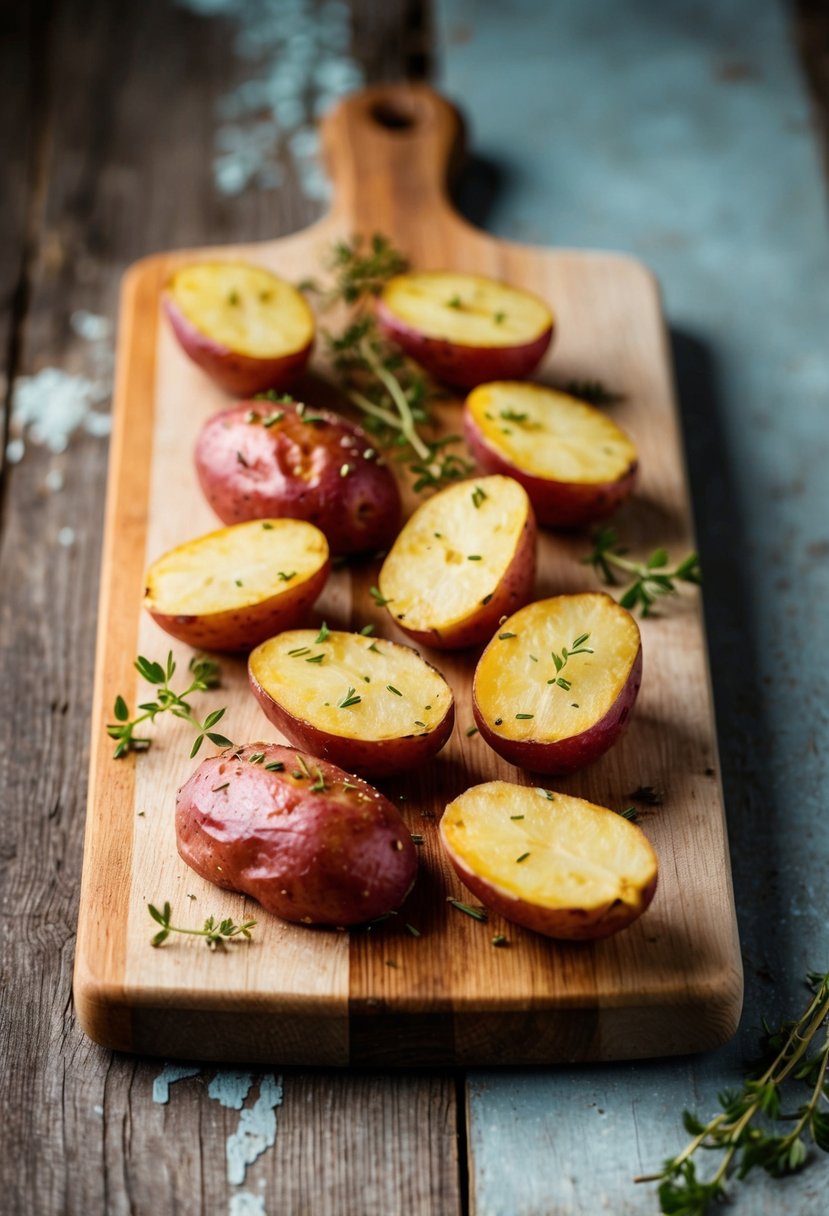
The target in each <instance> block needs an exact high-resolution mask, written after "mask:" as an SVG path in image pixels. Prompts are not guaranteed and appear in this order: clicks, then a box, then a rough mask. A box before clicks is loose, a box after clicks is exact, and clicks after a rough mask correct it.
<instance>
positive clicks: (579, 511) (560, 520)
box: [463, 409, 639, 528]
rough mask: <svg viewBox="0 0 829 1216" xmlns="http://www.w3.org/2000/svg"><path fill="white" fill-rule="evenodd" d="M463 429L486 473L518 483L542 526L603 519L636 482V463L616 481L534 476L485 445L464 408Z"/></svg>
mask: <svg viewBox="0 0 829 1216" xmlns="http://www.w3.org/2000/svg"><path fill="white" fill-rule="evenodd" d="M463 429H464V438H465V439H466V442H467V444H468V445H469V449H470V451H471V452H472V455H473V456H474V458H475V460H476V461H477V463H478V464H479V465H480V467H481V468H482V469H483V470H484V471H485V472H487V473H503V474H504V476H506V477H512V478H513V480H514V481H517V482H518V484H519V485H522V486H523V487H524V489H525V490H526V491H527V496H528V498H529V500H530V502H531V503H532V505H533V509H534V511H535V514H536V518H537V519H538V522H539V523H540V524H541V525H542V527H545V528H578V527H580V526H581V525H582V524H588V523H593V522H594V521H595V520H599V519H604V518H606V516H608V515H612V514H613V512H614V511H615V510H616V509H617V507H620V506H621V505H622V503H623V502H624V501H625V499H626V498H628V497H629V496H630V494H631V492H632V491H633V487H634V486H635V484H636V476H637V472H638V469H639V465H638V463H637V462H634V463H633V464H632V465H630V466H629V468H628V469H627V470H626V472H625V474H624V476H623V477H621V478H620V479H619V480H618V481H608V482H603V483H601V484H597V485H585V484H583V483H581V482H563V481H551V480H549V479H548V478H545V477H535V476H534V475H533V474H531V473H526V472H524V470H523V469H521V468H519V467H518V466H517V465H514V464H512V463H511V462H510V461H509V460H507V459H506V457H505V456H504V455H502V453H500V452H499V451H497V449H495V448H493V447H491V446H490V445H489V443H488V442H487V440H486V439H485V437H484V436H483V435H482V434H481V432H480V430H479V429H478V426H477V424H476V422H475V420H474V418H473V417H472V415H471V413H470V411H469V410H468V409H466V410H464V418H463Z"/></svg>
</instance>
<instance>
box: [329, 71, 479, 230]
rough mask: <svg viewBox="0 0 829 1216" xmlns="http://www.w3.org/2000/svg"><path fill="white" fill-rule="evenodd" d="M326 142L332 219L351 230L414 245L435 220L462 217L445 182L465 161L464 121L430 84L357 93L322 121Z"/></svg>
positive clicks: (379, 88)
mask: <svg viewBox="0 0 829 1216" xmlns="http://www.w3.org/2000/svg"><path fill="white" fill-rule="evenodd" d="M322 141H323V154H324V156H325V161H326V165H327V168H328V171H329V173H330V175H331V178H332V181H333V184H334V202H333V206H332V214H333V215H334V217H336V218H337V219H338V220H341V221H343V222H344V223H345V224H347V225H349V226H351V228H352V229H353V230H354V231H358V232H363V233H368V232H374V231H382V232H385V233H386V234H387V235H389V236H391V237H398V236H399V234H400V233H402V232H404V231H405V233H406V234H407V236H408V237H409V238H410V237H411V235H412V233H413V232H414V233H416V232H417V228H418V226H419V225H420V224H423V223H424V222H427V223H428V222H429V220H430V219H431V218H435V216H436V213H443V217H444V218H446V216H447V214H448V215H451V216H452V217H454V218H459V217H457V216H456V215H455V212H454V211H453V209H452V206H451V204H450V202H449V193H448V183H449V179H450V176H451V175H452V172H453V171H454V169H456V168H457V165H458V163H459V161H460V159H461V156H462V148H463V120H462V119H461V116H460V114H459V112H458V111H457V110H456V109H455V107H454V106H453V105H451V104H450V103H449V102H448V101H446V99H445V98H443V97H441V96H440V95H439V94H438V93H436V92H435V91H434V89H430V88H429V87H428V85H423V84H384V85H377V86H374V87H372V88H368V89H362V90H361V91H360V92H358V93H352V94H351V95H350V96H348V97H345V98H344V99H343V100H342V101H341V102H340V103H339V105H338V106H336V108H335V109H334V110H332V111H331V113H330V114H328V115H327V116H326V117H325V119H324V120H323V123H322ZM409 244H411V240H409ZM411 252H414V251H411Z"/></svg>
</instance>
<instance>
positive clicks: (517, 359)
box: [377, 300, 554, 388]
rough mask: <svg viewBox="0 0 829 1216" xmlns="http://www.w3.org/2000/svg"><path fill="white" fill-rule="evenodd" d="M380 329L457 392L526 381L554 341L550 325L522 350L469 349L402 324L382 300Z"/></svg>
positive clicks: (378, 303) (378, 320) (512, 348)
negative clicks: (490, 383)
mask: <svg viewBox="0 0 829 1216" xmlns="http://www.w3.org/2000/svg"><path fill="white" fill-rule="evenodd" d="M377 322H378V324H379V326H380V329H381V330H382V331H383V333H384V334H385V335H386V337H387V338H389V339H390V340H391V341H392V342H394V343H395V344H396V345H397V346H399V347H400V348H401V350H404V351H405V352H406V354H407V355H409V356H410V357H411V358H412V359H414V361H415V363H419V364H420V366H421V367H422V368H425V370H426V371H427V372H428V373H429V374H430V375H431V376H434V377H435V379H436V380H440V381H442V382H443V383H444V384H450V385H452V386H453V387H455V388H476V387H477V385H479V384H486V383H487V381H489V380H524V379H525V378H526V377H527V376H529V375H530V374H531V373H532V372H533V371H535V369H536V367H538V364H539V363H540V362H541V360H542V359H543V358H544V355H545V353H546V351H547V348H548V347H549V345H550V343H551V342H552V340H553V330H554V326H552V325H550V327H549V328H548V329H545V330H544V332H543V333H542V334H539V336H538V337H537V338H534V339H533V341H532V342H525V343H522V344H521V345H520V346H467V345H464V344H463V343H460V342H450V341H447V340H446V339H445V338H432V337H429V336H428V334H424V333H421V332H420V330H418V329H415V328H414V327H413V326H411V325H409V324H407V323H406V322H405V321H402V320H401V319H400V318H399V317H398V316H396V315H395V313H393V312H392V310H391V309H390V308H389V307H388V305H387V304H386V303H385V301H383V300H378V302H377Z"/></svg>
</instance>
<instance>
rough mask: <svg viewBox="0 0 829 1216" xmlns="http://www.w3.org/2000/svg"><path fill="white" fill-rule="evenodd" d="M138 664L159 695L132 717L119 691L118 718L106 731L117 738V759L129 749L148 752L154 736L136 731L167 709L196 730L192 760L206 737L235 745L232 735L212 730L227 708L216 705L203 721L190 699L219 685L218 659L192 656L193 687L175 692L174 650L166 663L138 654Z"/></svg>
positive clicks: (137, 667) (115, 755) (137, 666)
mask: <svg viewBox="0 0 829 1216" xmlns="http://www.w3.org/2000/svg"><path fill="white" fill-rule="evenodd" d="M135 668H136V670H137V671H138V674H139V675H141V676H143V678H144V679H145V680H146V681H147V683H148V684H154V685H155V686H156V699H155V700H154V701H145V702H143V703H142V704H141V705H139V706H138V708H139V709H140V710H143V713H140V714H138V715H137V716H136V717H135V718H130V711H129V709H128V708H127V703H126V701H125V700H124V698H123V697H122V696H121V695H120V694H119V695H118V696H117V697H116V698H115V705H114V707H113V711H112V712H113V714H114V715H115V721H114V722H110V723H108V725H107V734H108V735H109V737H110V739H115V740H117V742H116V745H115V751H114V752H113V753H112V754H113V757H114V758H115V759H116V760H119V759H120V758H121V757H122V756H125V755H126V754H127V752H130V751H133V752H145V751H146V750H147V749H148V748H149V746H150V744H151V743H152V739H148V738H146V737H144V736H138V735H136V733H135V731H136V728H137V727H138V726H140V725H141V723H142V722H155V720H156V718H157V717H158V715H159V714H163V713H166V712H167V710H169V711H170V712H171V713H172V714H173V715H174V716H175V717H176V718H183V719H184V721H185V722H189V723H190V725H191V726H192V727H193V729H194V730H195V731H196V740H195V742H194V744H193V748H192V750H191V752H190V758H191V760H192V758H193V757H194V756H195V755H196V753H197V752H198V750H199V748H200V747H201V745H202V743H203V742H204V740H205V739H209V740H210V742H211V743H215V744H216V746H217V747H231V746H232V742H231V740H230V739H227V738H226V737H225V736H224V735H220V734H219V733H218V731H214V730H213V727H214V726H215V725H216V723H217V722H219V721H220V719H221V718H223V717H224V715H225V709H214V710H213V711H212V713H209V714H208V715H207V717H206V718H205V720H204V721H203V722H200V721H199V720H198V718H197V717H196V716H195V714H194V713H193V711H192V708H191V706H190V703H189V701H188V700H187V698H188V697H190V696H192V694H193V693H194V692H205V691H206V690H207V689H208V688H216V686H217V685H218V683H219V664H218V663H217V662H216V660H215V659H206V658H203V657H200V656H199V655H194V656H193V658H192V659H191V660H190V671H191V673H192V675H193V681H192V683H191V684H190V687H189V688H186V689H185V690H184V692H181V693H178V692H173V690H172V688H171V687H170V681H171V680H172V678H173V676H174V674H175V670H176V664H175V661H174V659H173V652H172V650H171V651H170V652H169V654H168V655H167V662H166V664H165V665H164V666H162V665H161V663H157V662H155V661H154V660H152V659H147V658H145V657H144V655H139V656H138V658H137V659H136V660H135Z"/></svg>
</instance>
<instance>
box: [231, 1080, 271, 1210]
mask: <svg viewBox="0 0 829 1216" xmlns="http://www.w3.org/2000/svg"><path fill="white" fill-rule="evenodd" d="M281 1105H282V1078H281V1077H280V1078H279V1080H278V1081H277V1079H276V1078H275V1077H274V1076H273V1074H272V1073H266V1074H265V1075H264V1076H263V1077H262V1079H261V1081H260V1082H259V1096H258V1097H257V1099H256V1101H255V1103H254V1104H253V1106H252V1107H246V1108H245V1109H244V1110H243V1111H242V1114H241V1116H240V1118H239V1126H238V1128H237V1130H236V1131H235V1132H234V1133H233V1135H231V1136H228V1140H227V1180H228V1182H229V1183H230V1184H231V1186H241V1185H242V1183H243V1182H244V1181H245V1172H246V1170H247V1168H248V1166H249V1165H252V1164H253V1162H254V1161H256V1159H257V1158H258V1157H261V1155H262V1153H264V1152H265V1150H266V1149H269V1148H273V1145H274V1143H275V1141H276V1107H277V1106H281Z"/></svg>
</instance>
